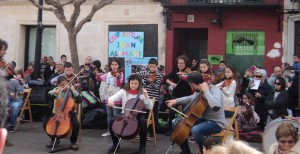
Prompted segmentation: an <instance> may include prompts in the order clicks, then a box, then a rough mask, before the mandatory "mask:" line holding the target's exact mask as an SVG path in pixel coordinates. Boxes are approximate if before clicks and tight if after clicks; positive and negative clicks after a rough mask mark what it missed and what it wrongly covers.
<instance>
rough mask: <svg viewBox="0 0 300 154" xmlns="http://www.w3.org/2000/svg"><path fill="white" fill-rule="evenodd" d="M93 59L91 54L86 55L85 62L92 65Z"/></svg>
mask: <svg viewBox="0 0 300 154" xmlns="http://www.w3.org/2000/svg"><path fill="white" fill-rule="evenodd" d="M92 62H93V59H92V57H91V56H87V57H85V60H84V64H88V65H92Z"/></svg>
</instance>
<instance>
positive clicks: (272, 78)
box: [268, 66, 283, 88]
mask: <svg viewBox="0 0 300 154" xmlns="http://www.w3.org/2000/svg"><path fill="white" fill-rule="evenodd" d="M282 75H283V72H282V70H281V67H280V66H275V67H274V73H273V74H271V76H270V78H269V79H268V84H269V85H270V86H271V87H272V88H275V83H274V82H275V79H276V78H278V77H282Z"/></svg>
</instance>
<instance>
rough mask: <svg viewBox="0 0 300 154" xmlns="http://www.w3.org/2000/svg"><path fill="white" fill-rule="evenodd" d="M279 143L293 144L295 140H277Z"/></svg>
mask: <svg viewBox="0 0 300 154" xmlns="http://www.w3.org/2000/svg"><path fill="white" fill-rule="evenodd" d="M279 143H280V144H286V143H288V144H294V143H295V141H294V140H288V141H286V140H279Z"/></svg>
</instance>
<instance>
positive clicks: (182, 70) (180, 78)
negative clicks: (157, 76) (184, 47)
mask: <svg viewBox="0 0 300 154" xmlns="http://www.w3.org/2000/svg"><path fill="white" fill-rule="evenodd" d="M176 63H177V68H176V69H175V70H173V71H172V72H171V73H170V74H168V75H167V77H166V83H168V84H169V85H170V86H171V87H172V89H173V93H172V98H174V99H175V98H180V97H184V96H189V95H191V94H192V89H191V86H190V85H189V84H188V82H187V81H185V80H184V77H186V75H185V74H187V73H189V67H188V65H189V58H188V57H187V56H185V55H181V56H179V57H177V58H176ZM181 74H182V75H181ZM175 107H176V106H175ZM174 118H175V111H173V110H169V131H168V132H167V133H166V134H165V135H167V136H169V135H170V134H171V132H172V120H173V119H174Z"/></svg>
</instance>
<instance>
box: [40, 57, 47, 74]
mask: <svg viewBox="0 0 300 154" xmlns="http://www.w3.org/2000/svg"><path fill="white" fill-rule="evenodd" d="M47 61H48V58H47V56H44V57H43V58H42V59H41V67H40V70H41V76H43V74H44V71H45V68H46V66H47V65H48V64H47Z"/></svg>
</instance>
